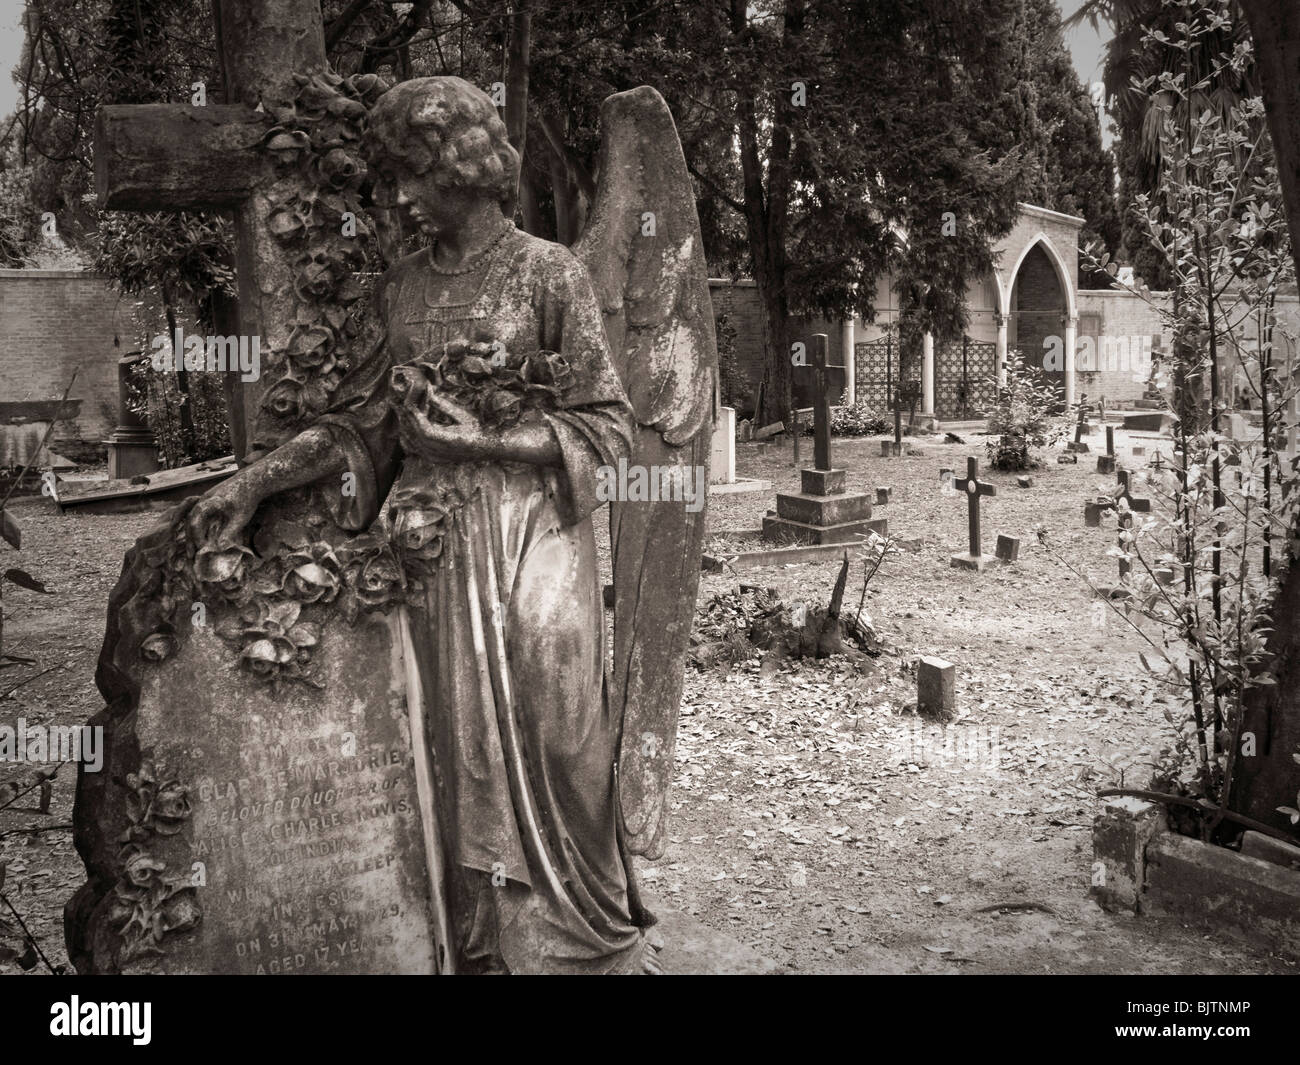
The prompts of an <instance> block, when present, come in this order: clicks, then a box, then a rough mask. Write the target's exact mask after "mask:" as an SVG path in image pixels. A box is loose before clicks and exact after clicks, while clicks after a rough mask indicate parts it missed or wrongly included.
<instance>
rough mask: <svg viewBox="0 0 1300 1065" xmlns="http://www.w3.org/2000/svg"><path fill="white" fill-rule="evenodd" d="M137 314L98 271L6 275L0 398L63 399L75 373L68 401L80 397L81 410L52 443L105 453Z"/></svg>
mask: <svg viewBox="0 0 1300 1065" xmlns="http://www.w3.org/2000/svg"><path fill="white" fill-rule="evenodd" d="M134 310H135V308H134V305H133V304H132V303H131V302H129V301H126V300H121V301H119V299H118V296H117V294H116V293H115V292H114V291H113V290H111V289H110V288H109V287H108V285H107V284H106V283H105V280H104V278H102V277H100V276H98V275H95V274H88V273H83V272H80V271H70V270H0V400H3V401H6V402H13V401H23V400H58V399H59V397H60V396H62V395H63V390H64V389H65V388H66V387H67V385H68V379H69V378H70V377H71V376H72V372H73V370H76V371H77V381H76V384H75V385H73V388H72V393H71V395H70V397H69V399H72V400H78V399H79V400H81V406H80V412H79V414H78V416H77V418H76V421H75V422H72V423H59V424H58V425H56V426H55V430H54V446H55V449H56V450H59V449H60V448H61V447H62V448H63V449H64V450H66V451H79V450H82V449H83V448H84V449H87V450H89V449H95V450H98V451H101V452H102V450H103V447H102V441H103V440H104V438H105V437H107V436H108V434H109V433H110V432H111V431H112V429H113V425H114V424H115V423H116V411H117V360H118V359H119V358H121V356H123V355H125V354H126V353H127V350H128V347H129V346H130V345H131V344H132V343H133V342H135V339H136V336H135V326H134ZM115 328H116V329H117V330H118V332H119V334H120V336H121V341H122V347H120V348H114V347H113V335H114V330H115Z"/></svg>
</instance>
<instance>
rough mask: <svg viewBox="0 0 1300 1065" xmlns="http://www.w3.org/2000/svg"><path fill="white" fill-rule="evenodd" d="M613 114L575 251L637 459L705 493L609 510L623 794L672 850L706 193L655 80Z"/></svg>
mask: <svg viewBox="0 0 1300 1065" xmlns="http://www.w3.org/2000/svg"><path fill="white" fill-rule="evenodd" d="M600 122H601V150H600V170H599V183H598V186H597V191H596V199H595V202H594V203H593V204H592V208H591V212H590V215H589V217H588V222H587V227H586V229H585V231H584V232H583V234H582V237H581V238H580V239H579V240H578V242H577V244H575V245H574V248H573V250H574V252H575V253H576V254H577V256H578V257H579V258H580V259H581V260H582V262H583V263H584V264H585V265H586V267H587V271H588V273H589V274H590V275H591V280H592V284H593V285H594V287H595V290H596V295H597V297H598V299H599V300H600V305H601V309H602V311H603V312H604V319H605V331H606V334H607V336H608V338H609V345H610V349H611V351H612V353H613V358H614V364H615V365H616V366H617V367H618V371H619V374H620V376H621V377H622V380H623V387H624V389H625V391H626V392H627V395H628V398H629V399H630V400H631V402H632V409H633V410H634V411H635V413H636V419H637V423H638V427H637V430H636V434H635V440H634V445H633V453H632V457H631V460H630V462H631V464H632V465H634V466H641V467H643V468H645V469H646V470H647V471H649V473H650V474H651V475H654V474H657V473H658V472H659V470H662V469H665V468H670V467H681V468H682V470H683V473H682V475H681V476H682V477H683V481H682V482H680V483H683V484H685V485H687V486H688V487H689V489H690V491H691V492H692V493H694V492H698V493H699V494H698V496H696V497H693V498H692V499H689V500H688V499H683V498H678V499H676V500H661V501H659V502H635V503H633V502H616V503H613V504H611V506H610V540H611V546H612V549H613V568H614V672H613V676H612V678H611V684H610V688H609V695H610V699H611V701H612V703H613V705H612V707H611V708H612V709H613V710H614V711H615V712H618V711H619V710H620V709H621V710H622V720H623V731H622V740H621V742H620V748H619V766H618V773H619V795H620V800H621V803H622V812H623V822H624V829H625V833H626V841H627V843H628V846H629V848H630V849H631V850H632V852H633V853H637V854H647V855H649V856H650V857H652V858H653V857H658V856H659V855H660V854H661V853H662V852H663V830H664V819H663V812H664V809H665V806H666V802H667V794H668V785H669V783H670V782H671V781H672V777H673V749H674V746H675V744H676V739H677V712H678V708H679V705H680V703H681V695H682V680H683V669H684V667H685V656H686V645H687V641H688V639H689V637H690V631H691V621H692V618H693V617H694V614H695V593H696V591H697V589H698V587H699V580H700V551H701V548H702V546H703V539H704V515H705V506H704V504H705V501H706V498H707V490H708V489H707V486H708V459H709V445H710V434H711V432H712V428H713V411H714V395H715V382H716V379H717V363H718V357H717V345H716V341H715V336H714V323H713V309H712V305H711V303H710V301H709V279H708V268H707V265H706V263H705V259H704V247H703V244H702V242H701V240H700V223H699V218H698V216H697V215H696V212H695V196H694V192H693V190H692V187H691V181H690V177H689V176H688V174H687V171H686V160H685V157H684V156H683V155H682V146H681V142H680V140H678V137H677V127H676V126H675V125H674V124H673V118H672V114H671V113H670V112H669V110H668V105H667V104H666V103H665V102H664V99H663V97H662V96H660V95H659V93H657V92H656V91H655V90H654V89H652V88H649V87H648V86H644V85H643V86H641V87H640V88H637V89H633V90H631V91H630V92H623V93H619V94H617V95H616V96H611V97H609V99H607V100H606V101H605V102H604V104H603V105H602V107H601V111H600ZM656 467H657V468H658V469H656ZM683 494H685V493H683Z"/></svg>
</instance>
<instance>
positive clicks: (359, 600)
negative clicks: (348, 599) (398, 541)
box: [340, 533, 403, 620]
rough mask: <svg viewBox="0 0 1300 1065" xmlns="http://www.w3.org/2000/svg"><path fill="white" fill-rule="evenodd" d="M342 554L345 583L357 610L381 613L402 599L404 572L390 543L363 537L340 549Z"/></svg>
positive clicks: (370, 534) (378, 538)
mask: <svg viewBox="0 0 1300 1065" xmlns="http://www.w3.org/2000/svg"><path fill="white" fill-rule="evenodd" d="M340 554H341V555H343V576H344V580H345V581H346V582H347V585H348V588H349V590H350V592H351V593H352V595H353V596H354V597H355V607H356V608H359V609H364V610H367V611H369V610H380V609H383V608H384V607H387V606H388V605H389V604H391V603H392V602H393V601H394V600H396V599H398V598H399V597H400V595H401V591H402V585H403V580H402V570H401V567H400V566H399V565H398V564H397V558H396V557H395V556H394V554H393V547H392V544H390V543H389V542H388V541H387V540H385V539H383V538H381V537H379V536H376V535H374V534H373V533H364V534H363V535H361V536H358V537H356V538H355V539H353V540H351V541H349V542H348V543H347V544H345V545H344V546H343V547H342V548H340ZM350 620H352V619H351V618H350Z"/></svg>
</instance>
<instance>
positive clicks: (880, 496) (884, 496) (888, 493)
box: [876, 487, 894, 506]
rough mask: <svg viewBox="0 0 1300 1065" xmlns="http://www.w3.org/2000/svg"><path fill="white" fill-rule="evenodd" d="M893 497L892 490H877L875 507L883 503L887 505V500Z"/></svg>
mask: <svg viewBox="0 0 1300 1065" xmlns="http://www.w3.org/2000/svg"><path fill="white" fill-rule="evenodd" d="M893 495H894V490H893V489H892V488H885V487H880V488H877V489H876V505H877V506H882V505H884V504H885V503H888V502H889V500H890V499H891V498H892V497H893Z"/></svg>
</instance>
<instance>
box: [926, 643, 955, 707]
mask: <svg viewBox="0 0 1300 1065" xmlns="http://www.w3.org/2000/svg"><path fill="white" fill-rule="evenodd" d="M956 708H957V667H956V666H954V665H953V664H952V663H951V662H945V661H944V660H943V659H942V658H932V657H929V656H922V658H921V660H920V662H919V663H918V664H917V667H916V712H917V713H918V714H925V715H927V716H934V717H951V716H952V715H953V713H955V712H956Z"/></svg>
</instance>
